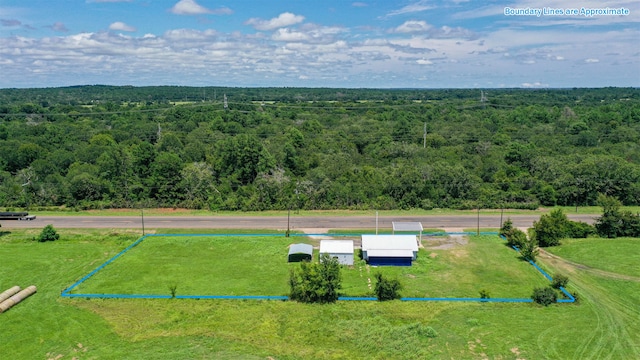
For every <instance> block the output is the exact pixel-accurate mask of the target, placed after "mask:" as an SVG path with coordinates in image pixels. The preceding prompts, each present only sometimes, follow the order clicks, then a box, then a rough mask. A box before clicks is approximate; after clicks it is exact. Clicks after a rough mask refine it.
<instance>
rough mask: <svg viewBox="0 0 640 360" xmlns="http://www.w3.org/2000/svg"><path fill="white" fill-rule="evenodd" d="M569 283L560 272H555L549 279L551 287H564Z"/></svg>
mask: <svg viewBox="0 0 640 360" xmlns="http://www.w3.org/2000/svg"><path fill="white" fill-rule="evenodd" d="M568 283H569V278H568V277H566V276H565V275H562V274H556V275H555V276H554V277H553V281H551V287H552V288H554V289H560V288H561V287H563V288H566V287H567V284H568Z"/></svg>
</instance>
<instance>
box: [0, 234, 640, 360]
mask: <svg viewBox="0 0 640 360" xmlns="http://www.w3.org/2000/svg"><path fill="white" fill-rule="evenodd" d="M60 233H61V235H62V237H61V239H60V240H58V241H56V242H51V243H36V242H33V241H31V240H29V239H30V238H32V237H33V236H34V235H35V234H33V232H25V231H12V232H10V233H9V232H3V233H2V236H0V259H1V261H0V288H3V290H4V288H8V287H11V286H13V285H20V286H22V287H26V286H28V285H31V284H35V285H37V286H38V293H37V294H35V295H33V296H32V297H30V298H28V299H27V300H25V301H24V302H23V303H21V304H19V305H17V306H15V307H14V308H12V309H10V310H9V311H7V312H5V313H3V314H0V328H1V334H2V335H1V337H2V341H0V354H10V357H11V358H12V359H33V358H45V359H55V358H58V359H67V358H68V359H71V358H76V359H123V358H126V359H175V358H179V359H185V358H204V359H267V358H273V359H308V358H318V359H441V358H454V359H479V358H495V359H516V358H519V359H541V358H553V359H570V358H573V359H600V358H609V359H633V358H640V348H639V347H638V345H639V344H640V310H639V309H638V306H637V304H638V303H640V285H639V283H638V282H635V281H629V280H620V279H614V278H610V277H603V276H599V275H594V274H592V273H590V272H584V271H581V270H580V269H577V268H575V267H573V266H572V265H570V264H566V263H563V262H560V261H558V260H557V259H553V258H542V259H541V263H542V265H543V266H544V267H545V268H546V269H547V270H548V271H549V272H551V273H553V272H555V271H562V272H565V273H567V274H568V275H569V277H570V279H571V285H570V290H571V291H574V292H577V293H578V294H579V296H580V303H579V304H575V305H573V304H564V305H561V304H557V305H552V306H550V307H541V306H538V305H535V304H497V303H454V302H446V303H439V302H399V301H393V302H386V303H379V302H348V301H345V302H338V303H336V304H331V305H305V304H298V303H294V302H286V301H235V300H178V299H158V300H146V299H145V300H136V299H107V300H102V299H84V298H79V299H68V298H62V297H60V292H61V291H62V289H64V288H65V287H67V286H68V285H70V284H71V283H73V282H75V281H76V280H78V279H79V278H80V277H81V276H83V275H84V274H86V273H88V272H89V271H91V270H93V269H94V268H96V267H97V266H98V265H99V264H101V263H103V262H104V261H106V260H107V259H109V258H110V257H112V256H113V255H114V254H116V253H117V252H119V251H121V250H122V249H124V248H125V247H126V246H128V245H130V244H131V243H133V241H134V240H135V236H134V235H132V234H127V233H122V232H119V233H115V232H108V231H97V230H96V231H87V232H84V231H83V230H78V231H72V230H69V231H66V230H65V231H61V232H60ZM295 240H296V241H297V240H298V239H295ZM477 240H478V241H474V239H473V238H472V239H470V243H469V245H464V246H461V247H454V248H453V249H451V250H438V251H440V252H441V253H440V254H438V255H437V256H436V257H435V258H431V257H430V256H429V255H430V254H431V252H434V253H435V251H429V252H428V253H427V261H428V262H429V265H430V266H431V267H432V268H434V269H435V268H437V267H438V266H436V265H437V264H438V262H440V264H441V265H442V267H445V265H446V263H447V262H448V260H447V256H451V257H452V258H454V259H455V252H456V251H460V250H461V249H465V251H467V252H468V254H469V257H467V258H466V259H467V261H471V259H473V257H474V255H475V254H479V255H481V256H482V257H485V256H486V257H488V258H491V257H493V256H497V259H502V254H501V252H502V249H503V248H504V247H503V246H502V245H501V244H499V243H496V244H493V245H495V246H493V245H492V244H491V241H485V240H484V237H480V238H478V239H477ZM485 245H486V246H487V249H486V250H483V247H484V246H485ZM496 246H497V247H496ZM603 246H604V245H603ZM490 249H493V250H495V251H494V252H496V253H497V254H496V255H494V254H493V252H491V251H490ZM507 250H508V249H507ZM638 250H639V248H638V247H637V246H635V247H634V246H632V247H631V248H630V249H629V251H635V253H636V254H637V253H638ZM446 251H449V253H448V254H450V255H447V253H446ZM594 251H598V248H597V247H594ZM505 254H510V253H509V252H508V251H507V252H505ZM505 256H507V257H508V256H513V254H511V255H505ZM582 256H586V257H590V256H593V255H592V254H588V255H582ZM625 256H626V255H625ZM460 259H465V258H464V257H460ZM505 259H506V260H504V261H508V262H511V263H513V264H514V265H516V267H517V266H518V264H520V263H519V262H518V260H517V259H514V258H513V257H512V258H508V259H507V258H505ZM572 260H573V261H576V262H580V261H581V258H574V259H572ZM612 260H615V257H614V258H613V259H612ZM500 261H503V260H500ZM465 262H466V261H462V260H460V261H459V262H458V264H463V263H465ZM473 266H474V265H469V267H470V269H469V270H468V272H469V273H474V272H476V271H478V270H477V268H476V269H475V270H474V267H473ZM432 271H435V270H432ZM434 274H435V273H434ZM533 274H535V273H533ZM459 276H462V277H464V276H468V273H467V274H465V273H464V272H463V273H459ZM462 280H464V279H452V281H451V284H452V286H453V284H454V283H455V282H461V281H462ZM434 281H435V280H434ZM455 286H463V287H464V285H455ZM500 286H501V285H499V284H495V285H492V286H491V287H489V289H488V290H490V292H492V296H497V295H495V294H493V291H496V290H494V289H496V288H498V287H500ZM531 286H533V284H531ZM469 291H470V292H475V289H471V288H470V290H469ZM178 292H180V288H178ZM474 295H475V294H474Z"/></svg>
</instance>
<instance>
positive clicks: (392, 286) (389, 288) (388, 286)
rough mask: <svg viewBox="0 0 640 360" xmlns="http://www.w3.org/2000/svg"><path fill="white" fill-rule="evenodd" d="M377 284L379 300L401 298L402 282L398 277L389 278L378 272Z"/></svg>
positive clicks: (376, 291) (376, 289)
mask: <svg viewBox="0 0 640 360" xmlns="http://www.w3.org/2000/svg"><path fill="white" fill-rule="evenodd" d="M375 276H376V280H377V282H376V286H375V289H374V291H375V293H376V297H377V298H378V301H387V300H395V299H400V297H401V296H400V290H402V284H400V280H398V279H388V278H386V277H384V276H383V275H382V274H381V273H376V275H375Z"/></svg>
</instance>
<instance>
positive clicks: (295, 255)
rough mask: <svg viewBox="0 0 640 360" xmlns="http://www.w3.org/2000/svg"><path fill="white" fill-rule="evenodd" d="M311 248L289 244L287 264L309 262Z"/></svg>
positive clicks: (305, 245)
mask: <svg viewBox="0 0 640 360" xmlns="http://www.w3.org/2000/svg"><path fill="white" fill-rule="evenodd" d="M311 258H313V246H312V245H309V244H291V246H289V262H300V261H311Z"/></svg>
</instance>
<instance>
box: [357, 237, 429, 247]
mask: <svg viewBox="0 0 640 360" xmlns="http://www.w3.org/2000/svg"><path fill="white" fill-rule="evenodd" d="M370 250H411V251H418V240H417V238H416V236H415V235H362V251H370Z"/></svg>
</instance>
